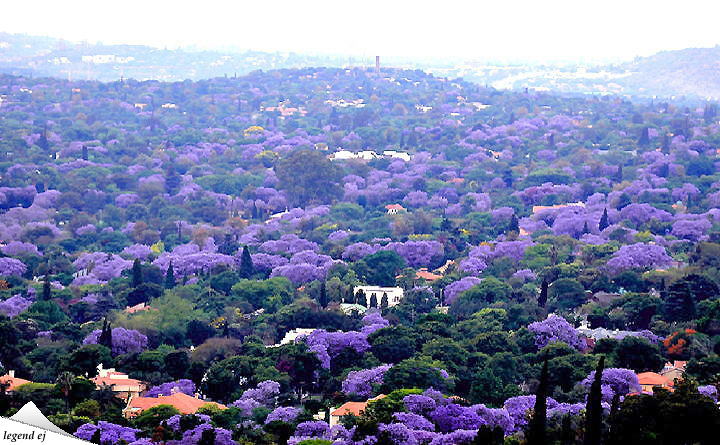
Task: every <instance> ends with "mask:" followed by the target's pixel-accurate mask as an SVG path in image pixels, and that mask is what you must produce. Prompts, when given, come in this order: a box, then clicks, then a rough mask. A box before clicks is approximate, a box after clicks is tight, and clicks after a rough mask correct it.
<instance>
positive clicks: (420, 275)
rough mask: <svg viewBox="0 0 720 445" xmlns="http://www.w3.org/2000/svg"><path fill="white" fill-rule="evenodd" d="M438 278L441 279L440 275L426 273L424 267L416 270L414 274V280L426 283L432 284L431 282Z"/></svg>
mask: <svg viewBox="0 0 720 445" xmlns="http://www.w3.org/2000/svg"><path fill="white" fill-rule="evenodd" d="M440 278H442V275H438V274H435V273H432V272H430V271H428V270H427V268H426V267H421V268H420V269H418V271H417V272H415V279H416V280H425V281H427V282H430V283H432V282H433V281H437V280H439V279H440Z"/></svg>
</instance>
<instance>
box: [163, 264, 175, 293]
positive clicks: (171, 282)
mask: <svg viewBox="0 0 720 445" xmlns="http://www.w3.org/2000/svg"><path fill="white" fill-rule="evenodd" d="M175 284H176V283H175V270H173V264H172V261H170V265H169V266H168V269H167V272H166V273H165V289H172V288H174V287H175Z"/></svg>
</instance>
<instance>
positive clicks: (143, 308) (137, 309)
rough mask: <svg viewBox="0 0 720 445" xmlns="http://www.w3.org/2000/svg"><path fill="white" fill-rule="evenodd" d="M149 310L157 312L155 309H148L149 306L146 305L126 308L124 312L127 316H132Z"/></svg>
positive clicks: (140, 304)
mask: <svg viewBox="0 0 720 445" xmlns="http://www.w3.org/2000/svg"><path fill="white" fill-rule="evenodd" d="M150 309H152V310H157V309H156V308H154V307H150V306H148V305H146V304H145V303H138V304H136V305H135V306H128V307H126V308H125V312H127V313H128V314H134V313H135V312H141V311H147V310H150Z"/></svg>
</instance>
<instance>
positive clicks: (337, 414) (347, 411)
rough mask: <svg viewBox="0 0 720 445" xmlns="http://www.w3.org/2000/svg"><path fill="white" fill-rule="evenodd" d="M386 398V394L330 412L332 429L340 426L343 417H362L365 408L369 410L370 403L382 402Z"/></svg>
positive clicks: (350, 403) (348, 404)
mask: <svg viewBox="0 0 720 445" xmlns="http://www.w3.org/2000/svg"><path fill="white" fill-rule="evenodd" d="M384 397H385V394H380V395H379V396H377V397H373V398H372V399H368V400H367V401H365V402H346V403H345V404H343V405H341V406H339V407H338V408H335V409H334V410H332V411H330V427H331V428H332V427H334V426H335V425H338V424H340V418H342V416H347V415H351V416H356V417H357V416H360V415H361V414H362V412H363V411H365V408H367V406H368V403H370V402H373V401H375V400H380V399H382V398H384Z"/></svg>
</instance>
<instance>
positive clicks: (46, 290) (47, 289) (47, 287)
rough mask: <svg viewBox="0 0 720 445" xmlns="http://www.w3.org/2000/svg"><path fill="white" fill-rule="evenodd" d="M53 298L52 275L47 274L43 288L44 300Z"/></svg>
mask: <svg viewBox="0 0 720 445" xmlns="http://www.w3.org/2000/svg"><path fill="white" fill-rule="evenodd" d="M51 298H52V287H51V286H50V276H49V275H48V274H45V280H43V288H42V300H43V301H49V300H50V299H51Z"/></svg>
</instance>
